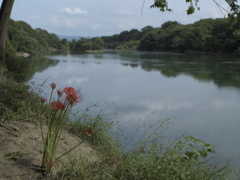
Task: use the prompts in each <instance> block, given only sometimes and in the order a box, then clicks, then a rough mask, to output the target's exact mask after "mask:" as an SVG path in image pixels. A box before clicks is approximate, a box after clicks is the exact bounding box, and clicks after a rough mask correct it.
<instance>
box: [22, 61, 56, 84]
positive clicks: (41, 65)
mask: <svg viewBox="0 0 240 180" xmlns="http://www.w3.org/2000/svg"><path fill="white" fill-rule="evenodd" d="M26 60H27V61H28V66H30V67H31V68H29V69H28V72H27V74H26V77H25V81H29V80H30V79H32V78H33V76H34V74H35V73H36V72H43V71H45V70H46V69H48V68H49V67H53V66H56V65H57V64H58V63H59V61H58V60H55V61H54V60H52V61H51V60H49V59H48V58H45V57H42V56H30V57H28V58H27V59H26Z"/></svg>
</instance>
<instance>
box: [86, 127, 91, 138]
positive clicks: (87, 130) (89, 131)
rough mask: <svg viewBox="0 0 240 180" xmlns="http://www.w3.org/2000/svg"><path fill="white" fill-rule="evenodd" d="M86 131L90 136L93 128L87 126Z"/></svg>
mask: <svg viewBox="0 0 240 180" xmlns="http://www.w3.org/2000/svg"><path fill="white" fill-rule="evenodd" d="M86 133H87V135H88V136H91V135H92V134H93V129H92V128H87V129H86Z"/></svg>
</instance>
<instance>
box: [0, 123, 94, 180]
mask: <svg viewBox="0 0 240 180" xmlns="http://www.w3.org/2000/svg"><path fill="white" fill-rule="evenodd" d="M44 132H46V127H44ZM81 141H82V139H81V138H79V137H77V136H75V135H73V134H71V133H69V132H68V131H67V130H64V131H63V132H62V136H61V140H60V142H59V147H58V152H57V156H59V155H61V154H62V153H64V152H66V151H67V150H69V149H71V148H72V147H74V146H76V145H77V144H78V143H80V142H81ZM42 154H43V143H42V138H41V133H40V126H39V122H38V121H36V120H28V121H25V122H17V121H13V122H11V123H5V122H4V121H1V120H0V180H5V179H6V180H16V179H17V180H34V179H52V178H51V177H50V176H46V175H44V174H43V172H42V171H41V168H40V165H41V162H42ZM70 158H75V159H77V158H86V159H85V161H88V162H89V163H94V162H96V161H97V159H98V158H97V153H96V151H95V150H94V149H93V148H92V147H91V146H90V145H89V144H88V143H87V142H83V143H82V144H81V145H80V146H78V147H77V148H75V149H74V150H73V151H71V152H70V153H69V154H68V155H66V156H63V158H61V159H60V160H59V161H58V163H57V166H56V169H55V171H57V170H59V169H60V168H61V166H62V164H63V163H67V162H68V160H69V159H70Z"/></svg>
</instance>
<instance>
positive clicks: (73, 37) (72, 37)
mask: <svg viewBox="0 0 240 180" xmlns="http://www.w3.org/2000/svg"><path fill="white" fill-rule="evenodd" d="M57 36H58V37H59V38H60V39H64V38H65V39H67V41H72V40H73V39H75V40H79V39H81V38H87V39H92V37H90V36H88V37H83V36H65V35H57Z"/></svg>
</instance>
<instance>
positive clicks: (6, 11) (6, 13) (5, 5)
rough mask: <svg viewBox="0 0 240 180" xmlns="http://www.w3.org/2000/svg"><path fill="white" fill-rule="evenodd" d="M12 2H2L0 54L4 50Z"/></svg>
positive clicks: (10, 0) (0, 12) (0, 13)
mask: <svg viewBox="0 0 240 180" xmlns="http://www.w3.org/2000/svg"><path fill="white" fill-rule="evenodd" d="M13 4H14V0H3V2H2V6H1V10H0V52H1V53H3V52H4V50H5V44H6V38H7V30H8V24H9V20H10V15H11V12H12V7H13Z"/></svg>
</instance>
